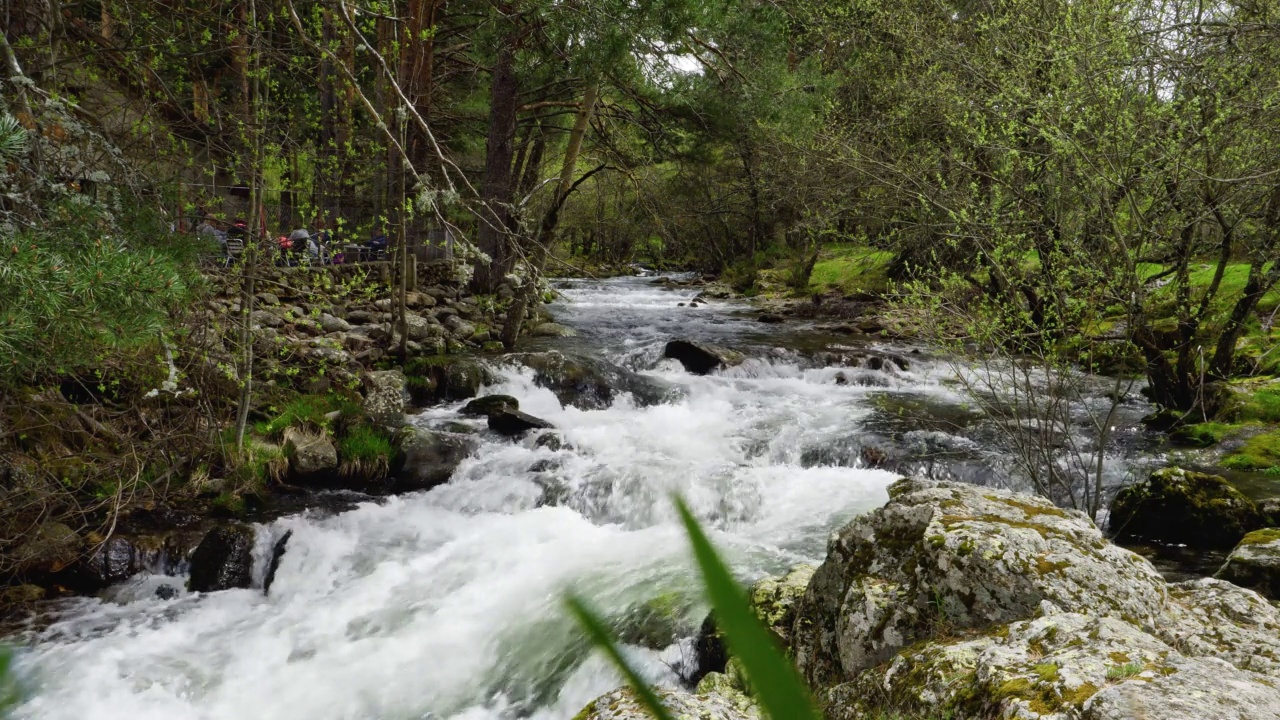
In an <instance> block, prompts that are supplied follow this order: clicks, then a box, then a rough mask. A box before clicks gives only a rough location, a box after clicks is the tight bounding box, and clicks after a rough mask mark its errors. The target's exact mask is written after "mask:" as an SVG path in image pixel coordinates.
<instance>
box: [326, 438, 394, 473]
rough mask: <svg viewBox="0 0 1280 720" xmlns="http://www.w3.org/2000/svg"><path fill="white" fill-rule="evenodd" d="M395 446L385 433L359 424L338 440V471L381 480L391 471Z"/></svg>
mask: <svg viewBox="0 0 1280 720" xmlns="http://www.w3.org/2000/svg"><path fill="white" fill-rule="evenodd" d="M394 455H395V447H394V446H393V445H392V444H391V438H389V437H387V436H386V434H385V433H383V432H382V431H380V430H377V429H375V428H372V427H369V426H368V425H357V426H355V427H353V428H351V430H349V431H348V432H347V434H346V435H344V436H343V438H342V440H340V441H339V442H338V460H339V463H340V464H339V467H338V472H339V473H341V474H342V475H346V476H348V477H355V476H359V477H364V478H367V479H370V480H380V479H382V478H384V477H386V476H387V473H389V472H390V471H391V458H392V457H393V456H394Z"/></svg>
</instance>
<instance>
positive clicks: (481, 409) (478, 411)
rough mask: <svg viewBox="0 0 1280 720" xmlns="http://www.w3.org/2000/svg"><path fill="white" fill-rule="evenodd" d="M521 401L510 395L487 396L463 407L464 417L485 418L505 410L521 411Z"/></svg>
mask: <svg viewBox="0 0 1280 720" xmlns="http://www.w3.org/2000/svg"><path fill="white" fill-rule="evenodd" d="M519 409H520V401H519V400H517V399H515V398H513V397H511V396H510V395H485V396H484V397H482V398H476V399H475V400H472V401H471V402H469V403H467V404H466V405H464V406H462V410H460V411H459V412H461V413H462V414H463V415H472V416H477V417H483V416H488V415H492V414H494V413H496V412H501V411H503V410H519Z"/></svg>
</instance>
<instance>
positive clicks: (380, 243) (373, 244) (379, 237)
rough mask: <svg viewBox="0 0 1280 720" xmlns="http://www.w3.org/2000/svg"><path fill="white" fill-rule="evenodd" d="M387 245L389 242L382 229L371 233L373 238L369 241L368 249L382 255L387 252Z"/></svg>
mask: <svg viewBox="0 0 1280 720" xmlns="http://www.w3.org/2000/svg"><path fill="white" fill-rule="evenodd" d="M389 244H390V241H389V240H387V234H386V233H385V232H383V231H382V228H376V229H375V230H374V231H373V238H372V239H370V240H369V249H370V250H373V251H374V252H375V253H383V252H386V251H387V245H389Z"/></svg>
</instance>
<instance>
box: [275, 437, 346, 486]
mask: <svg viewBox="0 0 1280 720" xmlns="http://www.w3.org/2000/svg"><path fill="white" fill-rule="evenodd" d="M282 447H283V449H284V454H285V456H286V457H288V458H289V469H290V470H291V471H292V472H293V474H294V475H296V476H297V477H299V478H301V479H304V480H322V479H324V478H325V477H326V476H327V475H329V474H330V473H332V472H333V471H335V470H337V469H338V449H337V448H335V447H334V446H333V442H332V441H331V440H330V439H329V436H327V435H324V434H320V433H308V432H304V431H302V430H299V429H297V428H288V429H286V430H285V431H284V443H283V444H282Z"/></svg>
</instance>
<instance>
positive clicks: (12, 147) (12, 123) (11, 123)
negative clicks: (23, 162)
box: [0, 113, 27, 160]
mask: <svg viewBox="0 0 1280 720" xmlns="http://www.w3.org/2000/svg"><path fill="white" fill-rule="evenodd" d="M26 151H27V131H26V130H25V129H24V128H23V127H22V126H21V125H19V124H18V121H17V119H16V118H14V117H13V116H12V115H9V114H7V113H6V114H3V115H0V160H13V159H16V158H18V157H20V156H21V155H22V154H23V153H25V152H26Z"/></svg>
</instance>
